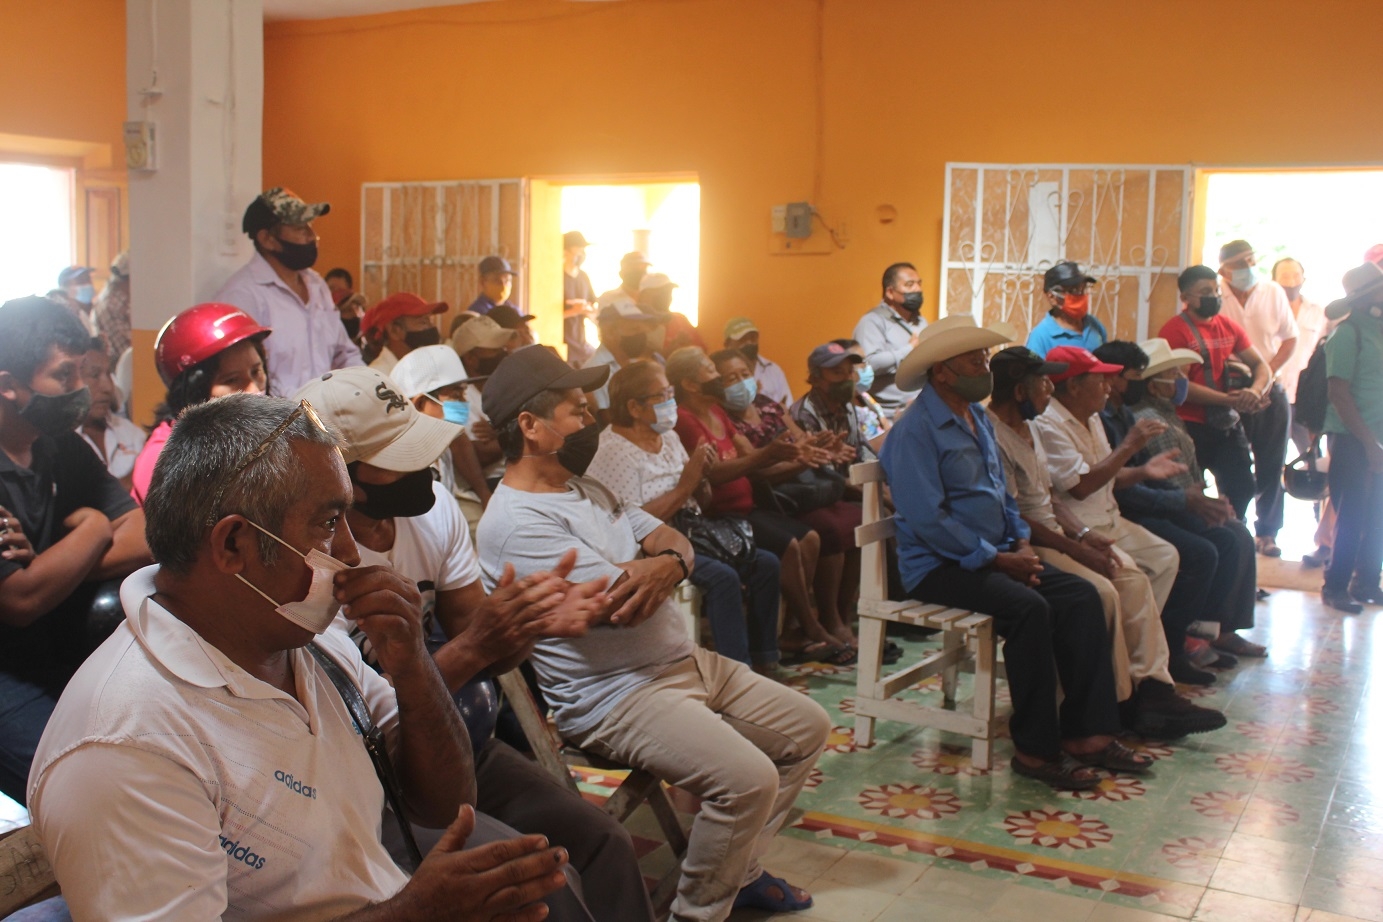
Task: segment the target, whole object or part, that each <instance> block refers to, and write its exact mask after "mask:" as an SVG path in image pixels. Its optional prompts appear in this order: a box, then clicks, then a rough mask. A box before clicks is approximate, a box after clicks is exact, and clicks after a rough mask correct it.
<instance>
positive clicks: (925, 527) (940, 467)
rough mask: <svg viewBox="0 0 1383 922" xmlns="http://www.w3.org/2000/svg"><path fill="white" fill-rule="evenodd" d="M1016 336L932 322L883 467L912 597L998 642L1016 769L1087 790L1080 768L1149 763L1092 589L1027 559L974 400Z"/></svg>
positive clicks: (905, 368) (904, 366)
mask: <svg viewBox="0 0 1383 922" xmlns="http://www.w3.org/2000/svg"><path fill="white" fill-rule="evenodd" d="M1011 338H1012V337H1011V335H1010V333H1009V332H1006V331H1000V330H987V329H982V328H980V327H977V326H975V321H974V318H973V317H971V316H970V315H969V314H952V315H951V316H949V317H945V318H943V319H941V320H938V321H937V322H935V323H932V324H929V325H928V326H927V328H926V329H925V330H923V331H922V332H921V333H920V334H919V335H918V339H917V347H916V348H915V349H913V350H912V352H910V353H909V354H908V355H907V357H906V358H904V359H903V361H902V363H901V364H900V365H899V366H898V381H897V384H898V387H900V388H903V389H904V390H906V391H910V392H911V391H916V390H917V389H918V388H921V387H922V386H923V385H924V384H925V385H926V389H925V390H923V391H922V392H921V393H920V394H919V395H918V397H917V400H916V402H915V404H914V405H913V406H912V407H911V408H910V409H909V410H908V411H907V412H906V413H903V414H901V415H899V416H898V417H895V419H894V423H893V431H892V432H890V433H889V436H888V438H887V439H886V440H885V441H884V447H883V452H882V457H881V458H880V460H881V461H882V462H883V467H884V473H885V474H886V476H887V479H888V484H889V486H890V487H891V488H892V491H893V503H894V506H895V507H896V509H897V513H896V515H895V517H894V522H895V524H896V526H897V537H898V565H899V569H900V571H901V573H902V578H903V586H904V588H905V589H906V590H907V592H908V594H909V595H910V596H911V597H912V598H914V599H918V600H919V601H923V602H935V603H938V604H941V605H950V606H955V607H957V608H968V609H972V610H974V611H977V612H982V613H984V614H986V615H989V616H991V617H992V618H993V619H994V625H995V629H996V630H997V631H998V633H999V636H1000V637H1002V638H1003V639H1004V661H1005V663H1006V664H1007V668H1008V684H1009V689H1010V691H1011V692H1012V697H1013V716H1012V717H1011V718H1009V729H1010V730H1011V731H1012V735H1013V746H1014V749H1015V750H1016V753H1015V755H1014V757H1013V762H1012V765H1013V770H1014V771H1015V772H1017V773H1018V774H1020V775H1026V776H1028V777H1032V778H1036V779H1038V780H1040V781H1043V782H1045V783H1047V784H1049V785H1051V786H1052V787H1055V788H1058V789H1067V790H1084V789H1088V788H1092V787H1094V786H1095V785H1096V784H1098V783H1099V776H1097V775H1096V774H1095V773H1094V772H1092V771H1091V770H1090V769H1089V768H1087V767H1085V765H1082V764H1081V763H1082V762H1084V763H1086V764H1088V765H1098V766H1101V767H1103V768H1107V769H1109V770H1111V771H1133V772H1142V771H1146V770H1147V769H1148V767H1149V766H1150V765H1151V764H1152V762H1151V759H1148V758H1146V757H1144V756H1140V755H1137V754H1135V753H1133V752H1131V751H1129V750H1128V749H1127V748H1125V747H1124V746H1123V745H1121V744H1120V743H1119V742H1118V740H1116V739H1114V736H1113V734H1115V733H1117V732H1118V731H1119V709H1118V705H1117V703H1116V701H1115V698H1114V671H1113V668H1112V667H1111V665H1110V653H1109V650H1110V647H1109V634H1108V632H1107V631H1106V630H1105V626H1104V611H1103V609H1102V607H1101V605H1100V596H1099V593H1097V592H1096V591H1095V587H1093V586H1091V585H1090V584H1089V583H1087V582H1086V581H1085V580H1083V579H1081V578H1080V577H1078V576H1072V575H1071V574H1069V573H1063V572H1061V571H1060V570H1058V569H1056V568H1055V567H1052V566H1050V565H1048V564H1044V563H1043V562H1042V560H1041V559H1040V558H1039V557H1038V556H1037V555H1036V554H1035V553H1033V550H1032V548H1031V547H1030V546H1029V544H1028V537H1029V534H1030V532H1029V529H1028V526H1027V524H1026V523H1025V522H1024V521H1023V519H1022V517H1021V516H1019V514H1018V505H1017V504H1016V503H1015V502H1014V501H1013V497H1011V496H1010V495H1009V494H1008V489H1007V487H1006V486H1005V484H1004V469H1003V465H1002V463H1001V461H1000V459H999V450H998V447H997V446H996V445H995V435H994V427H993V425H992V424H991V423H990V421H989V417H988V416H986V415H985V412H984V408H983V407H981V406H980V405H979V403H978V401H980V400H983V399H985V398H986V397H988V396H989V394H990V391H991V389H992V386H993V379H992V378H991V377H990V373H989V360H988V359H987V358H986V355H985V353H986V350H987V349H989V348H990V347H992V346H997V345H1000V344H1001V343H1005V342H1008V341H1009V340H1010V339H1011ZM1058 680H1059V681H1060V685H1061V689H1062V691H1063V692H1064V693H1065V699H1064V700H1063V701H1062V703H1061V705H1060V707H1058V705H1057V684H1058ZM1077 760H1080V761H1077Z"/></svg>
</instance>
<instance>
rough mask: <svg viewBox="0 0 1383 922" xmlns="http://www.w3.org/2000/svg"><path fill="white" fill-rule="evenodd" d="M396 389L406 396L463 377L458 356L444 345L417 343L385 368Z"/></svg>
mask: <svg viewBox="0 0 1383 922" xmlns="http://www.w3.org/2000/svg"><path fill="white" fill-rule="evenodd" d="M389 377H391V378H393V379H394V383H395V384H397V385H398V386H399V391H400V393H402V394H403V396H405V397H407V398H409V399H410V400H411V399H412V398H414V397H417V396H418V395H419V394H430V393H432V392H433V391H435V390H438V389H439V388H443V387H448V386H450V385H452V384H460V383H461V382H463V381H465V380H467V378H466V366H464V365H462V364H461V356H459V355H457V354H456V350H455V349H453V348H452V347H451V346H448V345H444V344H443V345H437V346H421V347H419V348H417V349H414V350H413V351H412V352H410V353H408V354H407V355H405V356H404V357H403V358H401V359H399V363H398V364H397V365H395V366H394V368H393V370H392V371H391V372H389Z"/></svg>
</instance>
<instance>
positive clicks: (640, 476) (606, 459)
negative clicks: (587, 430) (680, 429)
mask: <svg viewBox="0 0 1383 922" xmlns="http://www.w3.org/2000/svg"><path fill="white" fill-rule="evenodd" d="M662 442H663V444H662V449H661V450H660V451H659V452H658V453H657V454H653V453H651V452H647V451H644V450H643V449H642V448H640V447H639V446H637V445H635V444H634V443H633V442H631V441H629V440H628V439H626V438H625V437H624V436H622V435H619V434H618V433H616V432H615V430H614V429H606V430H605V431H604V432H602V433H600V447H599V449H598V450H597V451H596V453H595V457H594V458H593V459H592V460H591V466H590V467H589V468H587V470H586V476H587V477H590V478H592V479H595V480H599V481H600V482H601V483H602V484H604V485H605V486H606V487H607V488H608V489H609V490H610V492H611V493H613V494H615V497H616V498H618V499H619V501H620V502H623V503H629V504H630V505H633V506H642V505H644V504H645V503H649V502H652V501H653V500H655V499H657V498H658V497H660V496H662V495H663V494H664V493H669V492H671V491H672V490H674V489H676V487H677V482H678V481H679V480H681V479H682V471H683V470H684V469H685V468H686V466H687V462H688V460H689V459H688V458H687V449H686V448H684V447H683V446H682V440H681V439H679V438H678V437H677V433H676V432H673V431H671V430H669V431H668V432H664V433H663V435H662ZM685 508H687V509H690V510H692V511H693V512H700V511H701V510H700V507H698V506H697V504H696V500H688V501H687V504H686V507H685Z"/></svg>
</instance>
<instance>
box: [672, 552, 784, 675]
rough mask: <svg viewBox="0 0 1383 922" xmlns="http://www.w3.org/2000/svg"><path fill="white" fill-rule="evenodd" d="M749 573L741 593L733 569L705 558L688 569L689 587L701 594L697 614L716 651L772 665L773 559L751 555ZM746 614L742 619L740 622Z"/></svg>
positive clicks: (775, 595) (747, 661)
mask: <svg viewBox="0 0 1383 922" xmlns="http://www.w3.org/2000/svg"><path fill="white" fill-rule="evenodd" d="M756 554H757V560H756V561H755V564H754V572H753V573H751V574H750V576H749V583H748V585H746V586H744V587H743V588H741V585H740V577H739V574H738V573H736V572H735V568H734V567H732V566H730V565H729V564H727V563H721V562H720V561H719V560H713V559H712V558H710V557H707V556H705V555H699V556H698V557H697V558H696V564H695V566H693V567H692V574H691V581H692V585H694V586H696V587H697V588H698V589H700V590H701V593H702V596H703V598H702V602H701V613H702V614H703V615H705V616H706V620H707V621H709V622H710V623H711V637H712V639H713V640H714V641H715V645H716V652H717V653H719V654H720V655H721V656H724V657H726V658H727V659H732V660H736V661H738V662H741V663H744V664H746V665H755V666H770V665H772V664H774V663H776V662H778V657H779V654H778V600H779V588H778V574H779V570H780V566H779V563H778V558H777V557H774V556H773V555H772V554H770V553H769V552H768V551H765V550H758V551H756ZM746 615H747V617H746Z"/></svg>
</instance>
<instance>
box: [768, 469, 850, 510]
mask: <svg viewBox="0 0 1383 922" xmlns="http://www.w3.org/2000/svg"><path fill="white" fill-rule="evenodd" d="M772 490H773V495H774V496H775V497H776V498H777V500H778V502H779V506H780V508H781V509H782V511H783V512H784V513H785V514H787V515H790V516H800V515H805V514H806V513H808V512H815V511H816V510H818V509H824V508H826V507H827V506H830V505H833V504H835V503H838V502H840V501H841V499H843V498H844V496H845V478H844V477H842V476H841V475H840V474H838V473H836V472H835V471H834V470H832V469H831V468H828V467H821V468H816V467H809V468H807V469H806V470H804V471H802V473H800V474H798V475H797V476H796V477H794V478H793V479H792V480H785V481H783V482H782V483H775V484H773V485H772Z"/></svg>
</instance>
